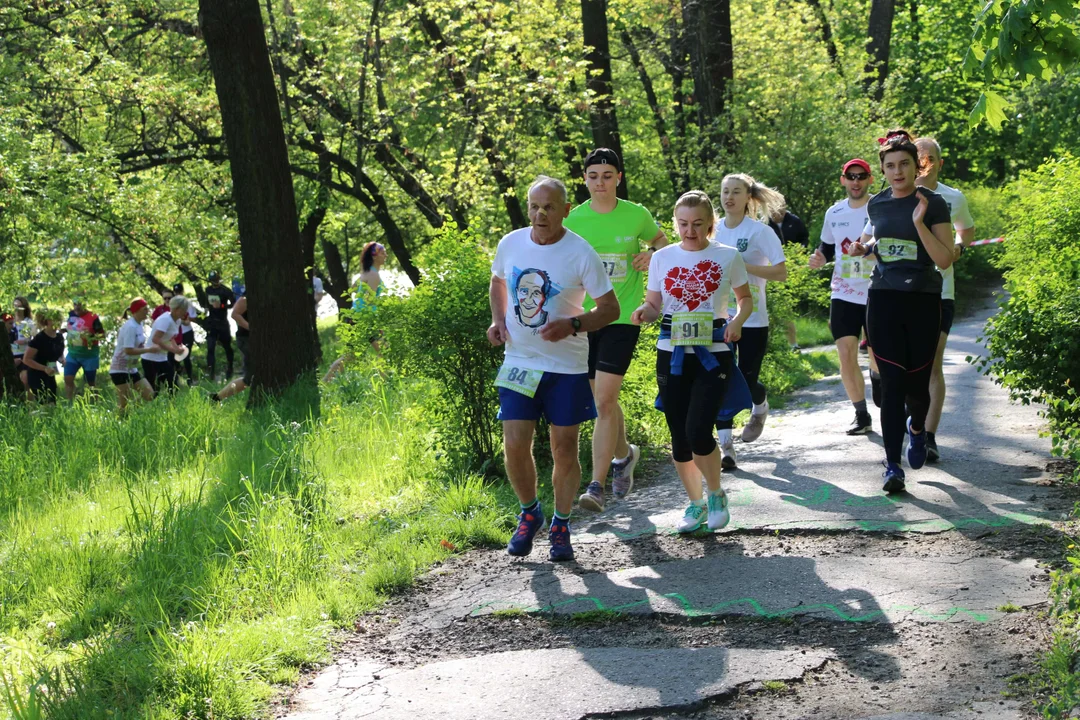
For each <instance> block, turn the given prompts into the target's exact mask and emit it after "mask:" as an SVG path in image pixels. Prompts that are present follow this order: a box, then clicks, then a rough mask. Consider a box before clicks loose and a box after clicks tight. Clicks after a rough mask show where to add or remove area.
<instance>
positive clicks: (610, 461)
mask: <svg viewBox="0 0 1080 720" xmlns="http://www.w3.org/2000/svg"><path fill="white" fill-rule="evenodd" d="M621 181H622V163H621V162H620V160H619V156H618V154H616V153H615V151H614V150H609V149H608V148H597V149H596V150H593V151H592V152H591V153H589V154H588V155H586V156H585V187H586V188H588V190H589V197H590V200H589V202H587V203H582V204H581V205H579V206H577V207H576V208H574V209H573V210H572V211H571V213H570V216H569V217H568V218H566V222H565V223H564V224H565V226H566V228H567V229H568V230H570V231H571V232H574V233H577V234H578V235H580V236H581V237H583V238H585V239H586V240H587V241H588V243H589V244H590V245H592V248H593V250H596V252H597V253H599V254H600V259H601V260H602V261H603V262H604V268H605V269H606V270H607V273H608V278H609V279H610V280H611V284H612V285H613V286H614V288H615V296H616V297H617V298H618V299H619V308H620V313H619V319H618V320H616V321H615V322H613V323H612V324H611V325H608V326H607V327H605V328H601V329H600V330H597V331H596V332H591V333H589V384H590V385H591V386H592V391H593V398H594V399H595V401H596V412H597V418H596V426H595V427H594V428H593V446H592V456H593V470H592V482H590V483H589V486H588V488H587V489H586V490H585V493H584V494H583V495H582V496H581V497H580V498H578V505H580V506H581V507H583V508H585V509H586V510H596V511H600V510H603V509H604V484H605V482H606V481H607V477H608V475H609V474H610V475H611V476H612V482H611V492H612V496H613V497H615V498H616V499H622V498H624V497H626V495H627V493H629V492H630V490H631V489H632V488H633V486H634V466H635V465H637V461H638V458H639V457H641V450H640V449H639V448H638V447H637V446H636V445H631V444H629V443H628V442H627V440H626V422H625V420H624V417H623V409H622V406H621V405H619V390H620V389H621V388H622V382H623V376H624V375H626V371H627V369H628V368H629V367H630V361H631V360H632V359H633V357H634V347H635V346H636V345H637V341H638V335H639V334H640V333H641V328H640V327H638V326H637V325H635V324H633V323H632V322H631V320H630V315H631V314H632V313H633V312H634V308H636V307H637V306H638V305H640V304H641V301H642V299H643V298H644V293H645V277H644V272H645V270H647V269H648V268H649V261H650V259H651V257H652V253H653V252H655V251H656V250H659V249H660V248H662V247H664V246H665V245H667V237H665V236H664V233H663V231H661V230H660V227H659V226H658V225H657V224H656V221H655V220H653V216H652V213H650V212H649V211H648V210H646V209H645V208H644V207H642V206H641V205H637V204H635V203H632V202H629V201H627V200H620V199H619V198H618V197H616V195H615V189H616V188H617V187H618V186H619V183H620V182H621ZM643 246H644V251H642V249H643ZM592 307H593V302H592V301H591V300H589V299H586V300H585V309H586V310H590V309H592Z"/></svg>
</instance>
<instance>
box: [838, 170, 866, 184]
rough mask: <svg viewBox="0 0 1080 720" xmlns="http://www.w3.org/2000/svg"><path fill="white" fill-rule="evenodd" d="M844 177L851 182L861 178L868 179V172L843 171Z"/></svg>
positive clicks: (859, 180)
mask: <svg viewBox="0 0 1080 720" xmlns="http://www.w3.org/2000/svg"><path fill="white" fill-rule="evenodd" d="M844 177H845V178H846V179H848V180H851V181H853V182H862V181H863V180H869V179H870V173H850V172H846V173H844Z"/></svg>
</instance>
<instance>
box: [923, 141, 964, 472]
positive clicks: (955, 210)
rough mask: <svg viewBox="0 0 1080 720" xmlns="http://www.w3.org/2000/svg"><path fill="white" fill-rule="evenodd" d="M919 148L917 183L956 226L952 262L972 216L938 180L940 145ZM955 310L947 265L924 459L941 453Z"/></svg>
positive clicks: (933, 143) (943, 274) (960, 249)
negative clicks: (921, 169) (949, 343)
mask: <svg viewBox="0 0 1080 720" xmlns="http://www.w3.org/2000/svg"><path fill="white" fill-rule="evenodd" d="M915 147H917V148H919V162H920V163H922V165H923V167H924V168H925V174H923V175H922V176H920V177H919V179H918V180H916V181H915V182H916V184H918V185H920V186H921V187H924V188H926V189H927V190H931V191H933V192H936V193H937V194H938V195H940V196H941V197H943V198H945V203H946V204H947V205H948V206H949V212H950V214H951V219H952V225H953V228H955V229H956V243H955V244H954V245H953V262H956V261H957V260H959V259H960V255H962V254H963V252H964V250H965V249H966V248H967V246H968V245H970V244H971V243H972V242H973V241H974V240H975V220H974V218H972V217H971V210H969V209H968V202H967V198H966V197H964V193H962V192H960V191H959V190H957V189H956V188H952V187H949V186H948V185H946V184H945V183H942V182H938V175H939V174H940V173H941V168H942V167H943V166H944V165H945V161H944V160H942V159H941V146H940V145H938V142H937V140H935V139H933V138H919V139H918V140H917V141H916V142H915ZM955 314H956V278H955V276H954V274H953V267H952V266H951V265H950V266H949V267H947V268H945V269H944V270H942V271H941V337H940V339H939V340H938V347H937V355H935V356H934V371H933V372H932V373H930V411H929V412H928V413H927V414H926V461H927V462H932V463H934V462H937V461H938V458H940V457H941V453H940V452H939V451H938V446H937V438H936V437H935V434H936V433H937V428H938V423H939V422H940V421H941V409H942V408H943V407H944V406H945V373H944V370H943V365H944V362H945V343H946V342H947V341H948V339H949V331H950V330H952V324H953V315H955Z"/></svg>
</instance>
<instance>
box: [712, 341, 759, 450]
mask: <svg viewBox="0 0 1080 720" xmlns="http://www.w3.org/2000/svg"><path fill="white" fill-rule="evenodd" d="M768 349H769V328H767V327H761V328H743V329H742V338H740V339H739V342H737V343H735V353H736V355H737V357H738V360H739V372H741V373H742V374H743V377H744V378H746V384H747V385H749V386H750V398H751V399H752V400H753V401H754V404H755V405H760V404H761V403H763V402H765V398H766V397H767V391H766V389H765V386H764V385H762V384H761V380H760V377H761V363H762V362H764V361H765V353H766V351H768ZM733 427H735V421H734V419H732V420H720V421H718V422H717V423H716V429H717V430H730V429H731V428H733Z"/></svg>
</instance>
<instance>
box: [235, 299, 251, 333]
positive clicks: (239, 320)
mask: <svg viewBox="0 0 1080 720" xmlns="http://www.w3.org/2000/svg"><path fill="white" fill-rule="evenodd" d="M246 312H247V296H246V295H245V296H244V297H242V298H240V299H239V300H237V301H236V304H235V305H233V309H232V319H233V320H235V321H236V325H237V327H242V328H244V329H245V330H250V329H251V328H250V327H249V326H248V321H247V320H246V319H244V313H246Z"/></svg>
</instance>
